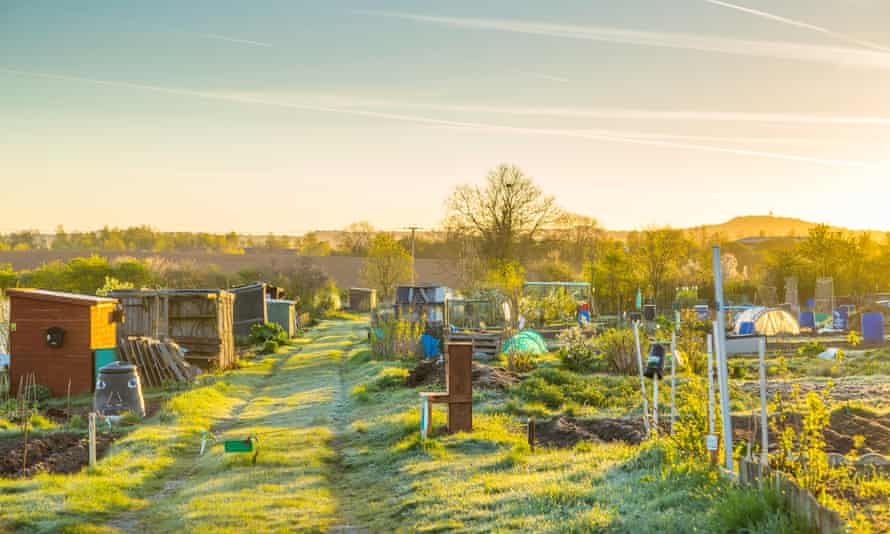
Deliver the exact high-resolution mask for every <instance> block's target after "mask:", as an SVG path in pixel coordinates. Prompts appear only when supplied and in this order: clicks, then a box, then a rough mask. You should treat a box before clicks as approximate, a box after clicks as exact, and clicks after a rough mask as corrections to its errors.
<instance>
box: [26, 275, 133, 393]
mask: <svg viewBox="0 0 890 534" xmlns="http://www.w3.org/2000/svg"><path fill="white" fill-rule="evenodd" d="M8 295H9V299H10V329H11V331H12V332H11V334H10V349H11V350H10V369H9V371H10V373H9V374H10V379H11V385H12V387H13V388H16V387H17V385H18V383H19V381H20V380H21V379H22V377H24V376H27V375H30V374H32V373H33V374H34V377H35V380H36V383H38V384H43V385H46V386H47V387H49V389H50V390H51V391H52V394H53V395H56V396H62V395H66V394H67V393H68V391H69V385H70V392H71V393H73V394H79V393H89V392H91V391H93V388H94V387H95V382H96V376H97V372H98V370H99V369H100V368H101V367H103V366H105V365H107V364H109V363H111V362H113V361H114V360H115V359H116V341H117V323H118V322H119V320H120V312H119V311H118V303H117V301H116V300H114V299H110V298H102V297H94V296H88V295H78V294H74V293H63V292H59V291H45V290H40V289H10V290H9V291H8Z"/></svg>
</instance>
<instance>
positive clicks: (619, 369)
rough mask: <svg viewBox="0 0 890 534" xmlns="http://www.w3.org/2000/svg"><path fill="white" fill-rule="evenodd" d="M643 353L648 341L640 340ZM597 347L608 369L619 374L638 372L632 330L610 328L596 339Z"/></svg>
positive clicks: (646, 348)
mask: <svg viewBox="0 0 890 534" xmlns="http://www.w3.org/2000/svg"><path fill="white" fill-rule="evenodd" d="M640 343H641V347H640V350H642V351H643V352H644V353H645V352H646V351H647V350H649V349H648V346H646V345H648V341H647V340H645V339H641V340H640ZM596 346H597V348H598V349H599V350H600V351H602V353H603V360H604V361H605V364H606V366H607V368H608V370H609V371H611V372H613V373H617V374H620V375H632V374H635V373H637V372H638V365H639V363H638V362H637V347H636V342H635V341H634V334H633V331H632V330H628V329H621V330H616V329H611V330H608V331H606V332H605V333H603V334H602V335H601V336H600V337H599V338H597V340H596Z"/></svg>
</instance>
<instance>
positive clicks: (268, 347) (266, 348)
mask: <svg viewBox="0 0 890 534" xmlns="http://www.w3.org/2000/svg"><path fill="white" fill-rule="evenodd" d="M279 347H280V345H279V344H278V342H277V341H275V340H274V339H268V340H266V341H265V342H264V343H263V349H262V353H263V354H275V353H276V352H278V348H279Z"/></svg>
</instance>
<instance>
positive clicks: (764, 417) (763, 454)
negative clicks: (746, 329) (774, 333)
mask: <svg viewBox="0 0 890 534" xmlns="http://www.w3.org/2000/svg"><path fill="white" fill-rule="evenodd" d="M758 348H759V352H760V435H761V438H760V446H761V450H760V458H761V462H762V463H763V465H764V466H768V465H769V414H767V411H766V410H767V406H766V338H763V337H762V338H760V343H759V347H758Z"/></svg>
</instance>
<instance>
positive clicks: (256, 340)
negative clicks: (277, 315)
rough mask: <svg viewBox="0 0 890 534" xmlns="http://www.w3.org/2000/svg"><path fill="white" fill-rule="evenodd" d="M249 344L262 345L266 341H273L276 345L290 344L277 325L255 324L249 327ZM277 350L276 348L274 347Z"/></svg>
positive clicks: (285, 334)
mask: <svg viewBox="0 0 890 534" xmlns="http://www.w3.org/2000/svg"><path fill="white" fill-rule="evenodd" d="M249 340H250V343H252V344H254V345H263V344H264V343H266V342H268V341H274V342H275V343H277V344H278V345H288V344H290V337H289V336H288V335H287V332H285V331H284V329H283V328H281V325H280V324H278V323H265V324H255V325H252V326H251V327H250V338H249ZM276 349H277V347H276Z"/></svg>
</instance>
